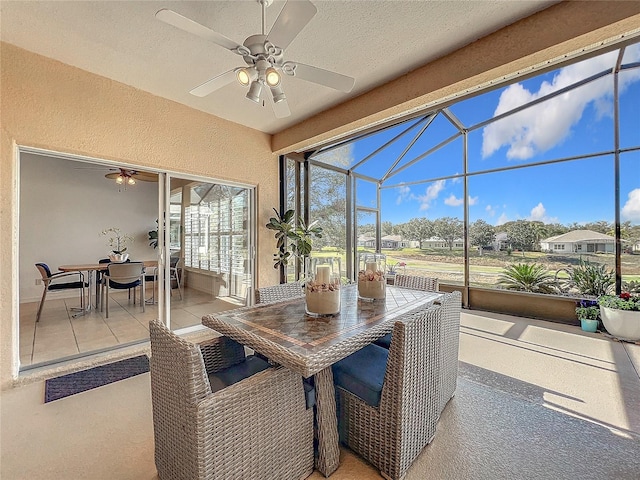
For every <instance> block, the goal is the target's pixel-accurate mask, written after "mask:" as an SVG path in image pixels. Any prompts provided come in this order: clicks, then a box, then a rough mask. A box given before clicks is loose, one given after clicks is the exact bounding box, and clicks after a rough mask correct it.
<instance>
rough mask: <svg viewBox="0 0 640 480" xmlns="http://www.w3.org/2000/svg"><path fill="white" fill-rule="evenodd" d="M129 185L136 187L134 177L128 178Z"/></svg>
mask: <svg viewBox="0 0 640 480" xmlns="http://www.w3.org/2000/svg"><path fill="white" fill-rule="evenodd" d="M127 183H128V184H129V185H135V184H136V179H135V178H133V177H129V178H127Z"/></svg>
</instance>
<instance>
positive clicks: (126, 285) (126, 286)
mask: <svg viewBox="0 0 640 480" xmlns="http://www.w3.org/2000/svg"><path fill="white" fill-rule="evenodd" d="M138 285H142V282H141V281H140V280H135V281H133V282H130V283H116V282H114V281H113V280H109V288H116V289H120V290H127V289H129V288H135V287H137V286H138Z"/></svg>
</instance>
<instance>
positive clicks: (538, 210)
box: [529, 202, 547, 221]
mask: <svg viewBox="0 0 640 480" xmlns="http://www.w3.org/2000/svg"><path fill="white" fill-rule="evenodd" d="M546 215H547V209H546V208H544V205H543V204H542V202H540V203H539V204H538V205H536V206H535V207H533V208H532V209H531V214H530V215H529V220H540V221H542V220H544V218H545V217H546Z"/></svg>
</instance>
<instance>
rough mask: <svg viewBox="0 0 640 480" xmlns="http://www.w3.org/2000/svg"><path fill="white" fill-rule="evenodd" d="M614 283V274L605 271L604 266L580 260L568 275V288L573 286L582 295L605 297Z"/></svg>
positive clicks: (610, 271)
mask: <svg viewBox="0 0 640 480" xmlns="http://www.w3.org/2000/svg"><path fill="white" fill-rule="evenodd" d="M615 281H616V279H615V273H614V272H613V271H612V270H607V267H606V265H601V264H595V263H590V262H589V261H588V260H582V258H580V264H579V265H576V266H575V267H573V269H572V270H571V272H570V273H569V284H570V285H569V286H570V287H571V286H575V288H576V289H578V291H579V292H580V293H581V294H582V295H593V296H596V297H598V296H601V295H606V294H607V292H609V291H610V290H611V287H612V286H613V285H614V284H615Z"/></svg>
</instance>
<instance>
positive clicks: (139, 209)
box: [16, 147, 255, 370]
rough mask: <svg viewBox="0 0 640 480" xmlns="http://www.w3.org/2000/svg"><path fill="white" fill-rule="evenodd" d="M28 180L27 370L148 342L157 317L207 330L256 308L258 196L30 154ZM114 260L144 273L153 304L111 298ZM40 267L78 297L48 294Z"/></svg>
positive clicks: (23, 359) (23, 273) (22, 272)
mask: <svg viewBox="0 0 640 480" xmlns="http://www.w3.org/2000/svg"><path fill="white" fill-rule="evenodd" d="M19 169H20V204H19V205H20V211H19V214H20V227H19V244H18V249H19V252H20V255H19V257H20V264H19V275H18V276H19V285H20V295H19V300H18V301H19V320H18V324H17V328H16V331H17V332H18V336H19V344H20V369H21V370H28V369H31V368H36V367H40V366H43V365H49V364H56V363H59V362H61V361H66V360H70V359H74V358H79V357H83V356H86V355H94V354H100V353H102V352H110V351H113V350H115V349H118V348H122V347H124V346H130V345H133V344H137V343H143V342H146V341H148V339H149V330H148V328H149V321H150V320H152V319H156V318H159V319H160V320H162V321H164V322H166V323H167V325H169V326H170V328H172V329H173V330H181V329H188V328H190V329H196V328H202V326H201V321H202V316H203V315H206V314H210V313H216V312H221V311H225V310H229V309H233V308H238V307H241V306H244V305H246V304H247V303H248V301H249V299H250V298H252V292H253V288H254V285H253V278H254V265H253V264H254V255H253V252H254V244H255V238H254V235H255V232H254V225H255V219H254V217H255V215H254V201H255V200H254V189H253V187H251V186H247V185H239V184H231V183H227V182H225V183H222V182H218V181H214V180H211V179H205V178H199V177H182V176H176V175H172V174H170V173H166V172H160V171H155V172H154V171H150V170H142V169H139V168H138V167H135V166H133V165H115V164H113V163H112V162H108V161H101V160H96V159H89V158H84V157H79V156H75V155H71V154H63V153H58V152H50V151H42V150H36V149H32V148H23V147H20V148H19ZM118 239H119V240H118ZM125 247H126V250H125ZM114 250H120V251H122V253H123V254H126V255H128V258H127V259H124V258H122V260H126V261H129V262H141V264H143V265H144V268H145V271H144V285H145V292H144V294H143V292H142V289H141V288H140V286H138V287H136V288H135V289H134V288H131V289H129V288H119V289H117V288H111V286H110V288H108V289H107V288H105V282H104V280H103V279H104V278H105V277H104V271H105V270H106V269H107V268H108V264H109V262H110V261H113V260H111V259H110V258H109V257H110V254H113V251H114ZM103 262H104V263H103ZM36 264H46V265H47V267H48V268H49V270H50V272H51V273H52V274H55V273H56V272H58V273H60V274H62V271H65V272H67V273H66V275H65V276H62V275H60V276H59V277H56V281H55V282H51V284H58V283H64V282H77V284H78V287H75V288H53V289H48V290H47V291H46V295H43V293H44V292H45V290H46V287H47V286H48V285H49V280H48V278H47V277H46V276H45V277H43V276H42V274H41V273H40V270H39V269H37V268H36ZM58 278H59V280H58ZM81 281H82V282H83V283H85V284H86V287H85V288H84V289H81V288H80V287H79V286H80V285H81ZM81 298H82V299H81ZM107 302H108V306H109V308H108V314H107V308H106V307H107ZM38 312H40V313H38Z"/></svg>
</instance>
